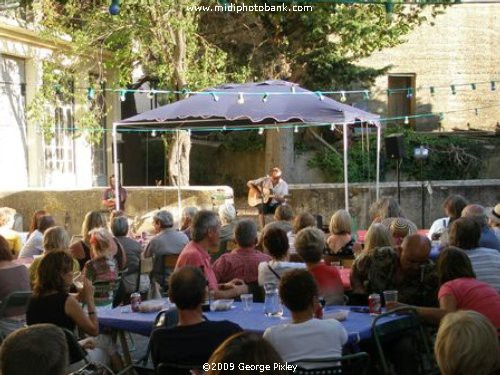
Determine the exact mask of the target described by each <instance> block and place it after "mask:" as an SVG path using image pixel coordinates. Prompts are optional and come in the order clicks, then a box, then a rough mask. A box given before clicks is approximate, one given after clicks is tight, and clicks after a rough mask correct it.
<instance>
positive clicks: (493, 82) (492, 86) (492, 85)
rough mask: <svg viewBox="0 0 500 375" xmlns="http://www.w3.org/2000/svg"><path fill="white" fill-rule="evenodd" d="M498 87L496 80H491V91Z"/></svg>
mask: <svg viewBox="0 0 500 375" xmlns="http://www.w3.org/2000/svg"><path fill="white" fill-rule="evenodd" d="M496 89H497V85H496V82H495V81H491V91H495V90H496Z"/></svg>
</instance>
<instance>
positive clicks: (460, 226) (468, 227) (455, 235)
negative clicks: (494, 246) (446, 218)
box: [448, 217, 481, 250]
mask: <svg viewBox="0 0 500 375" xmlns="http://www.w3.org/2000/svg"><path fill="white" fill-rule="evenodd" d="M480 238H481V226H480V225H479V224H478V222H477V221H475V220H474V219H471V218H468V217H461V218H459V219H457V220H455V221H454V222H453V223H452V224H451V227H450V233H449V240H448V242H449V244H450V246H456V247H458V248H460V249H462V250H470V249H474V248H476V247H478V246H479V239H480Z"/></svg>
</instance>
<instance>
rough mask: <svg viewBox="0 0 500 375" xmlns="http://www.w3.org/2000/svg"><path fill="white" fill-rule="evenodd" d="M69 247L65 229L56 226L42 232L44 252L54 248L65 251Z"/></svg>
mask: <svg viewBox="0 0 500 375" xmlns="http://www.w3.org/2000/svg"><path fill="white" fill-rule="evenodd" d="M68 248H69V236H68V233H67V232H66V229H64V228H63V227H60V226H57V227H52V228H49V229H47V230H46V231H45V233H44V234H43V249H44V250H45V251H46V252H50V251H54V250H62V251H66V250H68Z"/></svg>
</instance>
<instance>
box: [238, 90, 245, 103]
mask: <svg viewBox="0 0 500 375" xmlns="http://www.w3.org/2000/svg"><path fill="white" fill-rule="evenodd" d="M243 103H245V98H244V97H243V93H242V92H240V93H239V94H238V104H243Z"/></svg>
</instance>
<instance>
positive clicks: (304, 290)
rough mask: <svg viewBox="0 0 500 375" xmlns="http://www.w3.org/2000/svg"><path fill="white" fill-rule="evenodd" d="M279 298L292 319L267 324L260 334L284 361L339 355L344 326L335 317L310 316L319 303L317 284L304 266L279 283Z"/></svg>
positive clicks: (344, 332)
mask: <svg viewBox="0 0 500 375" xmlns="http://www.w3.org/2000/svg"><path fill="white" fill-rule="evenodd" d="M280 297H281V301H282V302H283V303H284V304H285V306H286V307H287V308H288V309H289V310H290V312H291V314H292V322H291V323H288V324H280V325H277V326H273V327H269V328H268V329H266V331H265V332H264V338H265V339H266V340H267V341H269V342H270V343H271V344H272V345H273V347H274V348H275V349H276V351H277V352H278V353H279V354H280V356H281V358H283V360H284V361H286V362H297V361H299V362H300V360H302V359H310V358H314V359H325V358H335V357H341V356H342V346H343V345H344V344H345V343H346V342H347V332H346V330H345V328H344V326H343V325H342V324H341V323H340V322H339V321H337V320H335V319H325V320H320V319H316V318H314V313H315V311H316V310H317V309H318V307H319V302H318V287H317V285H316V282H315V281H314V278H313V276H312V274H311V273H309V272H308V271H307V270H292V271H289V272H287V273H285V274H284V275H283V277H282V278H281V283H280ZM324 366H325V364H321V363H318V364H314V363H313V364H307V365H305V364H304V365H302V366H301V367H304V368H320V367H324Z"/></svg>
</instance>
